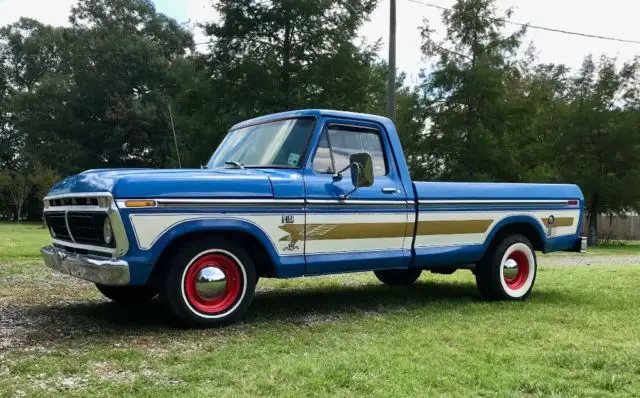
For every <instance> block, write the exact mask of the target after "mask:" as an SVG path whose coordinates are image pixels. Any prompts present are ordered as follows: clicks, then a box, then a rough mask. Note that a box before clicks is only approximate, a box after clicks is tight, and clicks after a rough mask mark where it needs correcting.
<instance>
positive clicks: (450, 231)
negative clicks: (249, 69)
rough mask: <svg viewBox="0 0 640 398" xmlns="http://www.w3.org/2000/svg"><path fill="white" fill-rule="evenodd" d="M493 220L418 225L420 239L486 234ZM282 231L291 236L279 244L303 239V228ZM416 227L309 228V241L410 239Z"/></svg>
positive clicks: (295, 226)
mask: <svg viewBox="0 0 640 398" xmlns="http://www.w3.org/2000/svg"><path fill="white" fill-rule="evenodd" d="M492 223H493V220H453V221H419V222H418V231H417V234H418V235H456V234H460V235H462V234H481V233H484V232H485V231H486V230H487V229H488V228H489V226H490V225H491V224H492ZM279 228H280V229H281V230H283V231H285V232H287V233H288V234H289V235H288V236H284V237H282V238H280V241H290V242H292V243H293V244H295V243H296V242H299V241H301V240H303V239H304V235H305V228H304V225H302V224H284V225H281V226H279ZM412 229H413V223H405V222H394V223H380V224H376V223H351V224H309V225H307V230H306V238H307V240H334V239H335V240H339V239H379V238H403V237H405V236H411V235H412V233H413V231H412Z"/></svg>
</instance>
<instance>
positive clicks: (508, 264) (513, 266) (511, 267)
mask: <svg viewBox="0 0 640 398" xmlns="http://www.w3.org/2000/svg"><path fill="white" fill-rule="evenodd" d="M517 275H518V262H517V261H516V260H514V259H512V258H509V259H507V261H505V262H504V279H505V280H507V281H508V280H514V279H515V278H516V276H517Z"/></svg>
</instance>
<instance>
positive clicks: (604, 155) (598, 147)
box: [557, 56, 640, 244]
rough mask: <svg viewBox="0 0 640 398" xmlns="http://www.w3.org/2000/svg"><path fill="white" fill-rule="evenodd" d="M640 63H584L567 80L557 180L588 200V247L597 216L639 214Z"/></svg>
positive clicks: (593, 237)
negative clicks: (576, 188) (577, 187)
mask: <svg viewBox="0 0 640 398" xmlns="http://www.w3.org/2000/svg"><path fill="white" fill-rule="evenodd" d="M639 83H640V58H637V59H635V60H633V61H632V62H628V63H625V64H624V65H622V67H621V68H617V67H616V62H615V59H611V58H607V57H605V56H603V57H601V58H600V60H599V61H598V62H597V63H596V62H594V61H593V59H592V58H591V57H587V58H585V60H584V62H583V64H582V68H581V69H580V71H579V72H578V74H577V75H576V76H574V77H572V78H571V79H570V80H569V90H568V92H567V96H566V101H567V103H568V114H567V119H566V124H565V129H564V130H563V131H562V133H561V134H560V140H559V143H558V151H557V159H558V163H559V167H558V170H559V171H560V178H561V179H562V180H564V181H568V182H575V183H577V184H579V185H580V187H581V188H582V189H583V191H584V193H585V196H586V206H587V210H588V216H589V218H588V220H589V233H588V237H589V241H590V244H595V243H597V240H598V230H597V227H598V226H597V216H598V215H599V214H602V213H624V212H626V211H631V210H636V211H638V210H640V162H638V159H640V134H638V127H639V126H640V106H639V104H640V84H639Z"/></svg>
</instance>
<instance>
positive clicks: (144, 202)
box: [124, 200, 156, 207]
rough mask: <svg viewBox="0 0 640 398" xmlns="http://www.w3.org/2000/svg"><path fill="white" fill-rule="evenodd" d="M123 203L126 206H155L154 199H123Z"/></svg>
mask: <svg viewBox="0 0 640 398" xmlns="http://www.w3.org/2000/svg"><path fill="white" fill-rule="evenodd" d="M124 205H125V206H126V207H155V206H156V201H155V200H125V201H124Z"/></svg>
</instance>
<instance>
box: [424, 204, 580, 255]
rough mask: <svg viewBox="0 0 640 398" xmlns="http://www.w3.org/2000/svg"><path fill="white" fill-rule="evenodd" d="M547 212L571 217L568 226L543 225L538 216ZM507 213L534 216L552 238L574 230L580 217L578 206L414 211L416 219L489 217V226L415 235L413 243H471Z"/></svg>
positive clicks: (483, 237)
mask: <svg viewBox="0 0 640 398" xmlns="http://www.w3.org/2000/svg"><path fill="white" fill-rule="evenodd" d="M550 215H553V216H554V217H556V218H559V217H573V224H572V225H571V226H568V227H553V228H547V227H546V226H545V225H544V224H543V222H542V220H543V219H547V218H548V217H549V216H550ZM510 216H529V217H532V218H533V219H535V220H536V222H537V223H538V224H539V225H540V227H541V228H542V229H543V230H544V231H545V232H546V233H547V237H549V238H555V237H557V236H565V235H572V234H575V233H576V231H577V229H578V222H579V221H580V210H578V209H575V210H552V209H550V210H539V211H512V210H511V211H510V210H504V211H478V212H475V211H451V212H429V211H423V212H418V221H453V220H493V222H492V223H491V225H490V226H489V228H487V230H486V231H485V232H483V233H475V234H451V235H419V236H417V237H416V247H430V246H450V245H475V244H482V243H484V242H485V240H486V239H487V237H488V235H489V234H490V233H491V231H492V230H493V228H494V227H495V226H496V225H497V224H498V223H499V222H500V221H502V220H504V219H505V218H507V217H510Z"/></svg>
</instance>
